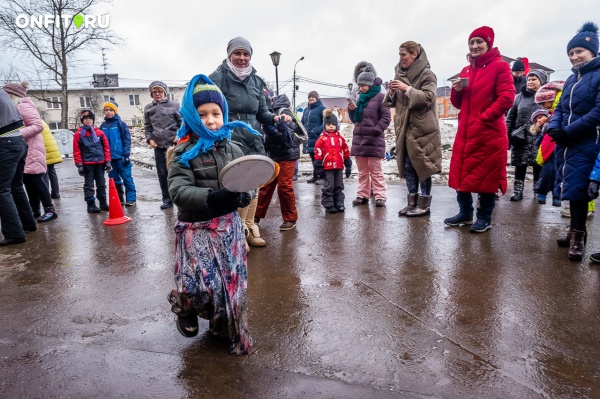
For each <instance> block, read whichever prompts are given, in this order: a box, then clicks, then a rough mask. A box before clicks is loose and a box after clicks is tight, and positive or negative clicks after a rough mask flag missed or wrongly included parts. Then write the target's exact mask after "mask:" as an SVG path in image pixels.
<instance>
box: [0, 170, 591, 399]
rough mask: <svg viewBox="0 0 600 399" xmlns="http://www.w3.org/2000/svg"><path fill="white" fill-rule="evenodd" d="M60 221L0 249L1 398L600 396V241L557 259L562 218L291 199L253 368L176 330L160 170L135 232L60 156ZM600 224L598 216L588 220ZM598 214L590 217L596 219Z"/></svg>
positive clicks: (272, 253)
mask: <svg viewBox="0 0 600 399" xmlns="http://www.w3.org/2000/svg"><path fill="white" fill-rule="evenodd" d="M57 172H58V175H59V178H60V180H61V183H60V184H61V199H60V200H56V201H55V205H56V206H57V210H58V213H59V218H58V219H57V220H55V221H52V222H49V223H44V224H40V225H39V229H38V231H36V232H34V233H29V234H28V236H27V238H28V241H27V243H25V244H22V245H15V246H10V247H3V248H1V249H0V298H1V300H2V304H3V305H2V312H1V314H0V376H1V378H0V380H1V386H0V397H2V398H357V399H358V398H369V399H379V398H600V266H598V265H594V264H591V263H589V254H590V253H592V252H593V251H600V229H599V227H598V224H600V223H597V221H595V220H593V219H591V220H590V221H589V224H588V229H589V231H590V234H589V240H588V249H587V255H586V256H585V258H584V260H583V261H582V262H572V261H569V260H568V259H567V255H566V249H564V248H558V247H557V246H556V243H555V239H556V237H557V236H559V235H560V234H562V232H563V228H564V226H565V225H566V224H567V223H568V219H565V218H561V216H560V212H559V211H560V209H559V208H555V207H552V206H551V205H550V204H548V205H538V204H537V203H536V201H534V200H533V194H532V190H531V183H529V184H528V185H526V191H525V192H526V198H525V199H524V200H523V201H522V202H519V203H511V202H509V201H508V196H505V197H503V198H502V199H501V200H500V201H499V202H498V206H497V208H496V210H495V211H494V220H493V228H492V230H490V231H489V232H487V233H484V234H472V233H469V231H468V228H466V227H462V228H449V227H445V226H444V224H443V219H444V218H446V217H448V216H452V215H454V214H455V213H456V211H457V206H456V201H455V194H454V191H453V190H451V189H450V188H448V187H446V186H434V188H433V203H432V214H431V216H428V217H422V218H413V219H407V218H399V217H398V216H397V212H398V210H399V209H400V208H402V207H403V206H404V203H405V201H406V199H405V198H406V188H405V186H404V185H403V184H394V185H390V186H389V187H388V195H389V198H388V202H387V207H386V208H375V206H374V204H369V205H364V206H360V207H352V206H351V201H352V199H353V198H354V197H355V193H356V184H355V181H356V180H350V181H347V184H346V190H345V193H346V204H347V205H348V208H347V211H346V213H344V214H336V215H327V216H325V214H324V211H323V209H322V207H321V206H320V202H319V201H320V191H319V190H320V187H319V186H314V185H309V184H306V183H305V182H304V180H306V179H303V181H301V182H298V183H297V184H296V189H297V190H296V194H297V197H298V208H299V215H300V219H299V221H298V226H297V229H295V230H292V231H288V232H280V231H279V230H278V226H279V224H280V223H281V219H280V213H279V210H278V205H277V203H275V204H273V205H272V207H271V209H270V210H269V215H268V218H267V219H264V220H262V221H261V223H260V226H261V229H262V230H261V231H262V235H263V237H264V238H265V239H266V240H267V242H268V245H267V247H265V248H253V249H252V252H251V254H250V255H249V262H248V263H249V284H248V291H249V292H248V300H249V308H250V314H249V323H250V329H251V333H252V336H253V338H254V340H255V341H256V345H255V350H254V352H253V353H252V354H251V355H249V356H243V357H236V356H232V355H229V354H228V352H227V342H226V341H222V340H220V339H216V338H213V337H212V336H211V334H210V333H208V322H206V321H204V320H201V322H200V333H199V335H198V337H196V338H195V339H187V338H184V337H182V336H181V335H180V334H179V333H178V332H177V330H176V328H175V325H174V316H173V314H172V313H171V312H170V306H169V304H168V303H167V300H166V297H167V293H168V291H169V290H170V289H172V288H173V286H174V281H173V276H172V266H173V244H174V233H173V228H172V227H173V225H174V223H175V219H176V211H175V209H170V210H166V211H161V210H160V209H159V205H160V198H159V197H160V190H159V187H158V181H157V179H156V177H155V173H154V172H153V171H151V170H146V169H142V168H140V167H137V166H136V167H135V168H134V178H135V179H136V186H137V188H138V205H137V206H136V207H134V208H126V209H125V214H126V215H127V216H130V217H131V218H132V219H133V221H132V222H131V223H128V224H124V225H120V226H113V227H107V226H104V225H103V224H102V222H103V221H104V220H105V218H106V217H107V216H106V213H105V212H103V213H102V214H92V215H89V214H87V213H86V211H85V209H86V205H85V202H84V201H83V195H82V185H83V180H82V178H80V177H79V176H78V175H77V170H76V168H75V167H74V166H73V164H72V160H69V159H67V160H65V162H63V163H62V164H60V165H58V166H57ZM599 216H600V215H599ZM597 217H598V216H597Z"/></svg>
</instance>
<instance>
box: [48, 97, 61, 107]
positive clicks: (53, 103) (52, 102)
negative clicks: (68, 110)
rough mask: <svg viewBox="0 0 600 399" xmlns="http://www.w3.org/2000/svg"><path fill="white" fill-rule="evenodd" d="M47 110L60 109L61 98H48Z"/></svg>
mask: <svg viewBox="0 0 600 399" xmlns="http://www.w3.org/2000/svg"><path fill="white" fill-rule="evenodd" d="M46 108H47V109H60V108H61V107H60V98H59V97H46Z"/></svg>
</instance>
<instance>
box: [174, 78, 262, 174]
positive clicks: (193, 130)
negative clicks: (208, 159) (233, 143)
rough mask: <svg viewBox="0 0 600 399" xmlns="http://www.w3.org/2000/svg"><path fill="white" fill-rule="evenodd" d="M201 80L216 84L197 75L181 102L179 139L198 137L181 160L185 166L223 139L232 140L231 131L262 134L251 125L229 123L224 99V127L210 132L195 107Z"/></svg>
mask: <svg viewBox="0 0 600 399" xmlns="http://www.w3.org/2000/svg"><path fill="white" fill-rule="evenodd" d="M199 80H201V81H203V82H204V83H207V84H211V85H214V83H213V82H212V81H211V80H210V79H209V78H208V77H207V76H205V75H202V74H200V75H196V76H194V77H193V78H192V80H190V82H189V83H188V85H187V87H186V88H185V92H184V93H183V98H182V101H181V109H180V110H179V113H180V114H181V119H182V120H183V122H182V123H181V127H180V128H179V130H178V131H177V138H179V139H183V138H184V137H185V136H187V135H188V134H194V135H196V136H197V137H198V141H197V142H196V144H195V145H194V146H193V147H192V148H191V149H190V150H189V151H186V152H185V153H184V154H183V155H182V156H181V158H180V159H179V163H181V164H182V165H185V166H188V167H189V166H190V161H191V160H192V159H194V158H196V157H197V156H198V154H204V153H207V152H209V151H211V150H212V149H213V148H214V146H215V143H216V142H217V141H221V140H223V139H231V131H232V130H233V129H235V128H244V129H246V130H248V131H250V132H251V133H252V134H256V135H259V136H260V133H259V132H257V131H256V130H254V129H253V128H252V127H251V126H250V125H248V124H247V123H245V122H241V121H234V122H229V116H228V115H229V107H228V106H227V100H226V99H225V97H223V107H224V108H223V126H221V128H220V129H218V130H208V129H207V128H206V126H204V123H202V120H201V119H200V116H199V115H198V110H197V109H196V107H194V86H195V85H196V83H197V82H198V81H199Z"/></svg>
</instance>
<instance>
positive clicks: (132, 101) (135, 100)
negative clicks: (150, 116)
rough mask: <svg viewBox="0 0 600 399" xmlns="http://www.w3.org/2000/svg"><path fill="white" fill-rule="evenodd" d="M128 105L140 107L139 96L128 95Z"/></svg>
mask: <svg viewBox="0 0 600 399" xmlns="http://www.w3.org/2000/svg"><path fill="white" fill-rule="evenodd" d="M129 105H140V96H139V94H130V95H129Z"/></svg>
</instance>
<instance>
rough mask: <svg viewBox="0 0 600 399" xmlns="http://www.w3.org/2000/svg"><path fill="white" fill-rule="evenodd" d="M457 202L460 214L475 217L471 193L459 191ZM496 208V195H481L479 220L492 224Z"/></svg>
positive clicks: (478, 210)
mask: <svg viewBox="0 0 600 399" xmlns="http://www.w3.org/2000/svg"><path fill="white" fill-rule="evenodd" d="M456 200H457V201H458V206H459V208H460V213H462V214H463V215H465V216H468V217H470V216H473V195H472V194H471V193H466V192H462V191H457V192H456ZM494 206H496V194H493V193H481V194H479V207H478V208H477V219H482V220H485V221H487V222H491V221H492V212H493V211H494Z"/></svg>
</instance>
